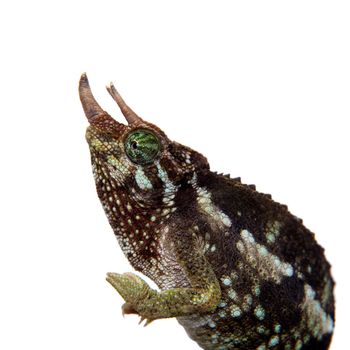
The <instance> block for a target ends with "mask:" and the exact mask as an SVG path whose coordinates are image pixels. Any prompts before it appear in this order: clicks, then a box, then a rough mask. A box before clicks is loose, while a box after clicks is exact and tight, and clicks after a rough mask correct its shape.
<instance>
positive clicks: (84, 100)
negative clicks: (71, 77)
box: [79, 73, 105, 121]
mask: <svg viewBox="0 0 350 350" xmlns="http://www.w3.org/2000/svg"><path fill="white" fill-rule="evenodd" d="M79 96H80V101H81V104H82V105H83V109H84V112H85V115H86V117H87V119H88V120H89V121H90V120H91V119H92V118H93V117H95V116H96V115H99V114H104V113H105V111H104V110H103V109H102V108H101V107H100V105H99V104H98V103H97V102H96V100H95V97H94V95H93V94H92V92H91V89H90V85H89V80H88V78H87V76H86V74H85V73H83V74H82V75H81V77H80V81H79Z"/></svg>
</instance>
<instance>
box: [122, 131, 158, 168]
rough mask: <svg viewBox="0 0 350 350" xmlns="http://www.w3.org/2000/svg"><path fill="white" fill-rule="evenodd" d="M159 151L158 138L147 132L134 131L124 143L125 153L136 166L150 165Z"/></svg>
mask: <svg viewBox="0 0 350 350" xmlns="http://www.w3.org/2000/svg"><path fill="white" fill-rule="evenodd" d="M159 149H160V144H159V140H158V138H157V137H156V136H155V135H154V134H153V133H151V132H149V131H147V130H135V131H133V132H131V133H130V134H129V136H128V137H127V138H126V141H125V151H126V154H127V156H128V157H129V158H130V160H131V161H133V162H134V163H137V164H147V163H151V162H152V161H153V160H154V158H155V157H156V156H157V154H158V152H159Z"/></svg>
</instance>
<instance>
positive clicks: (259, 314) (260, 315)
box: [254, 305, 265, 321]
mask: <svg viewBox="0 0 350 350" xmlns="http://www.w3.org/2000/svg"><path fill="white" fill-rule="evenodd" d="M254 314H255V316H256V318H257V319H258V320H260V321H262V320H263V319H264V318H265V310H264V308H263V307H262V306H261V305H258V306H257V307H256V308H255V309H254Z"/></svg>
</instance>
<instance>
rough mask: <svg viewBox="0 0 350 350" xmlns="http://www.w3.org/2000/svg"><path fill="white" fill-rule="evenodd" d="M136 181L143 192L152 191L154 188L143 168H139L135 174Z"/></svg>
mask: <svg viewBox="0 0 350 350" xmlns="http://www.w3.org/2000/svg"><path fill="white" fill-rule="evenodd" d="M135 180H136V183H137V185H138V186H139V187H140V188H141V190H151V189H152V188H153V186H152V183H151V181H150V180H149V178H148V177H147V176H146V175H145V173H144V171H143V169H142V167H138V168H137V170H136V172H135Z"/></svg>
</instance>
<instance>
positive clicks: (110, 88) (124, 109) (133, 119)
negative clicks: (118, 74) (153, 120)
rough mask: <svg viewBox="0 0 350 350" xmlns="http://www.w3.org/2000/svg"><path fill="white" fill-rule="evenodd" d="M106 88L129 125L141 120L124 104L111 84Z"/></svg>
mask: <svg viewBox="0 0 350 350" xmlns="http://www.w3.org/2000/svg"><path fill="white" fill-rule="evenodd" d="M106 88H107V91H108V92H109V94H110V95H111V96H112V98H113V100H114V101H115V102H117V104H118V106H119V108H120V110H121V112H122V113H123V115H124V117H125V119H126V120H127V122H128V123H129V124H132V123H134V122H136V121H138V120H141V118H140V117H139V116H138V115H137V114H136V113H135V112H134V111H133V110H132V109H131V108H130V107H129V106H128V105H127V104H126V103H125V102H124V100H123V99H122V97H121V96H120V94H119V92H118V91H117V89H116V88H115V87H114V85H113V83H110V84H109V86H107V87H106Z"/></svg>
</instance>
